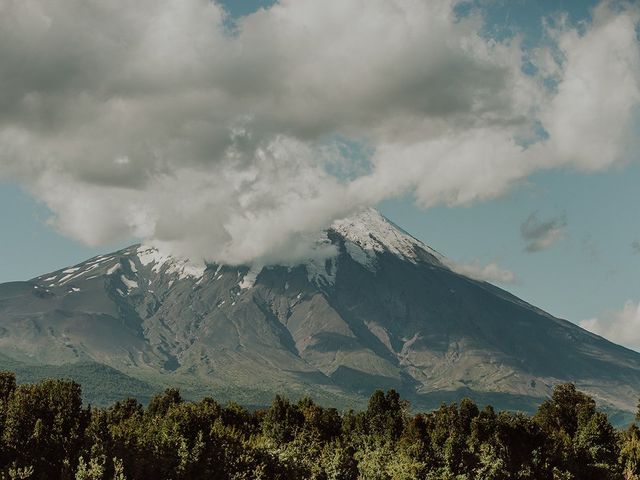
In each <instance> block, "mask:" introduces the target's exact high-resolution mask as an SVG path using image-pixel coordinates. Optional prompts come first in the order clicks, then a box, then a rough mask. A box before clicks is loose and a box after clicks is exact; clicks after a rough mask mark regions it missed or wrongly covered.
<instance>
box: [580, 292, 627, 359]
mask: <svg viewBox="0 0 640 480" xmlns="http://www.w3.org/2000/svg"><path fill="white" fill-rule="evenodd" d="M580 326H581V327H582V328H584V329H586V330H589V331H590V332H593V333H595V334H597V335H600V336H602V337H605V338H607V339H608V340H611V341H612V342H615V343H619V344H620V345H624V346H625V347H629V348H633V349H635V350H640V303H636V302H633V301H631V300H629V301H627V303H625V305H624V307H622V309H621V310H617V311H611V312H606V313H604V314H603V315H602V316H600V317H597V318H590V319H587V320H582V321H581V322H580Z"/></svg>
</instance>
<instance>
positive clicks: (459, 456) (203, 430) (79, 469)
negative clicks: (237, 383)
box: [0, 372, 640, 480]
mask: <svg viewBox="0 0 640 480" xmlns="http://www.w3.org/2000/svg"><path fill="white" fill-rule="evenodd" d="M410 412H411V410H410V406H409V404H408V403H407V402H406V401H404V400H403V399H402V398H401V397H400V396H399V394H398V393H397V392H396V391H394V390H389V391H387V392H383V391H376V392H375V393H373V395H372V396H371V397H370V399H369V402H368V406H367V408H366V410H364V411H359V412H355V411H351V410H350V411H346V412H339V411H338V410H336V409H334V408H324V407H322V406H320V405H318V404H316V403H315V402H314V401H313V400H312V399H310V398H302V399H300V400H298V401H297V402H292V401H290V400H289V399H287V398H285V397H283V396H276V397H275V398H274V400H273V402H272V404H271V406H270V407H268V408H264V409H258V410H255V411H249V410H247V409H245V408H243V407H242V406H240V405H238V404H236V403H228V404H226V405H220V404H219V403H217V402H216V401H215V400H214V399H212V398H203V399H201V400H199V401H197V402H190V401H184V400H183V399H182V398H181V396H180V392H179V391H178V390H177V389H171V388H170V389H167V390H165V391H164V392H163V393H161V394H159V395H156V396H155V397H153V398H152V399H151V401H150V402H149V404H148V405H147V406H146V407H145V406H143V405H142V404H140V403H139V402H138V401H137V400H135V399H132V398H129V399H124V400H122V401H117V402H115V403H113V404H112V405H111V406H110V407H108V408H94V407H91V406H86V405H84V404H83V401H82V391H81V386H80V385H79V384H78V383H76V382H73V381H70V380H60V379H55V380H54V379H51V380H43V381H41V382H39V383H35V384H21V385H17V384H16V378H15V375H14V374H13V373H12V372H0V478H1V479H38V480H39V479H49V480H51V479H77V480H106V479H108V480H112V479H113V480H125V479H127V480H134V479H136V480H137V479H145V480H146V479H154V480H155V479H171V480H181V479H211V480H222V479H233V480H256V479H266V480H271V479H274V480H275V479H313V480H409V479H416V480H417V479H425V480H507V479H535V480H547V479H548V480H569V479H576V480H607V479H626V480H630V479H640V428H639V427H638V426H637V425H636V424H635V423H634V424H632V425H630V426H629V427H628V428H626V429H624V430H616V429H615V428H614V427H613V426H612V425H611V424H610V422H609V420H608V418H607V416H606V414H605V413H603V412H601V411H599V410H598V408H597V406H596V403H595V401H594V400H593V399H592V398H590V397H589V396H588V395H586V394H584V393H582V392H580V391H578V390H577V389H576V388H575V386H574V385H572V384H562V385H558V386H557V387H556V388H555V389H554V391H553V394H552V396H551V397H550V398H549V399H548V400H546V401H544V402H543V403H542V404H541V405H540V406H539V408H538V410H537V411H536V412H535V413H534V414H533V415H527V414H524V413H518V412H509V411H501V412H496V411H495V410H494V409H493V408H492V407H491V406H484V407H482V408H480V407H479V406H478V405H476V404H475V403H474V402H473V401H472V400H470V399H463V400H462V401H460V402H459V403H457V404H456V403H453V404H443V405H441V406H440V408H438V409H436V410H434V411H430V412H425V413H410Z"/></svg>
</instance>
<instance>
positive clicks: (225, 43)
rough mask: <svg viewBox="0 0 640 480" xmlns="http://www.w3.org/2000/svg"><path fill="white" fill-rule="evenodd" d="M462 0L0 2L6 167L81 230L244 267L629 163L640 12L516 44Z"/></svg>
mask: <svg viewBox="0 0 640 480" xmlns="http://www.w3.org/2000/svg"><path fill="white" fill-rule="evenodd" d="M457 3H458V2H456V1H454V0H434V1H429V2H424V1H413V0H412V1H404V0H403V1H400V0H392V1H390V0H367V1H365V0H327V1H323V2H317V1H315V0H296V1H292V0H282V1H281V2H278V3H276V4H274V5H273V6H271V7H269V8H265V9H260V10H258V11H256V12H254V13H252V14H250V15H248V16H245V17H243V18H241V19H239V20H238V21H237V22H236V24H235V27H234V29H232V30H233V31H230V29H229V25H228V21H227V20H228V17H227V14H226V12H225V11H224V10H223V8H222V7H221V6H220V5H218V4H216V3H214V2H211V1H209V0H140V1H137V2H129V1H125V0H114V1H110V2H86V1H83V0H32V1H29V2H18V1H13V0H0V12H1V14H0V65H2V68H1V69H0V84H1V85H2V89H0V177H2V179H12V180H14V181H17V182H19V183H21V184H22V185H23V186H24V187H25V188H26V189H27V190H28V191H29V192H31V194H32V195H34V196H35V197H36V198H38V199H40V200H42V201H43V202H44V203H45V204H46V205H47V206H48V207H49V209H50V210H51V211H52V218H51V220H50V222H51V224H52V225H53V226H55V228H57V229H58V230H59V231H60V232H62V233H64V234H66V235H68V236H70V237H73V238H76V239H78V240H81V241H83V242H85V243H88V244H92V245H95V244H100V243H104V242H111V241H116V240H119V239H123V238H130V237H132V236H133V237H139V238H141V239H143V240H144V241H147V242H150V243H153V244H155V245H158V246H162V248H164V249H166V250H168V251H169V253H174V254H180V255H186V256H189V257H191V258H206V259H208V260H211V261H219V262H226V263H244V262H251V261H254V260H260V261H263V262H268V261H277V260H279V259H288V258H290V257H291V256H304V255H307V254H308V253H309V247H310V246H311V245H312V244H313V242H314V239H315V237H314V235H315V232H317V231H319V230H320V229H322V228H324V227H327V226H328V225H330V224H331V222H332V221H333V220H335V219H336V218H340V217H344V216H347V215H349V214H351V213H353V212H354V211H355V210H359V209H362V208H364V207H367V206H370V205H375V204H377V203H378V202H380V201H382V200H384V199H387V198H390V197H394V196H397V195H401V194H406V193H411V194H413V195H414V197H415V199H416V202H417V204H418V205H419V206H422V207H430V206H432V205H437V204H447V205H459V204H469V203H472V202H475V201H478V200H484V199H490V198H494V197H496V196H499V195H501V194H503V193H504V192H506V191H508V190H509V189H510V188H511V187H512V186H513V185H517V184H518V183H519V181H520V180H522V179H523V178H525V177H527V176H528V175H530V174H531V173H533V172H535V171H538V170H541V169H545V170H548V169H551V168H575V169H579V170H586V171H596V170H601V169H606V168H608V167H610V166H612V165H614V164H616V163H617V162H620V161H624V160H625V155H626V152H627V150H628V145H629V138H630V132H631V126H632V125H633V119H634V118H635V117H634V115H635V112H636V111H637V110H636V109H637V107H638V105H639V104H640V50H639V48H638V42H637V36H636V26H637V23H638V18H639V15H638V8H636V7H632V6H627V7H620V8H618V6H617V5H616V7H615V8H613V6H612V4H611V3H610V2H603V3H602V4H600V5H599V6H598V7H597V8H596V9H595V10H594V12H593V21H592V22H591V23H590V24H588V25H587V24H584V25H583V24H581V25H580V26H579V28H578V27H576V26H572V25H570V24H568V23H567V22H565V23H559V24H558V25H557V26H555V27H553V28H551V27H549V28H547V30H546V31H545V38H544V39H543V41H541V43H540V45H538V46H536V48H534V49H529V50H528V51H527V52H525V51H524V48H525V47H523V46H522V45H521V44H520V43H519V39H518V37H517V36H516V37H514V38H504V39H491V38H487V37H486V35H485V34H484V30H483V20H482V12H481V11H478V12H475V13H474V14H471V15H468V16H465V17H464V18H458V17H457V16H456V14H455V13H454V11H455V6H456V5H457ZM527 48H529V47H527ZM525 53H526V55H525ZM523 58H526V61H527V62H530V63H531V64H532V65H534V66H535V67H537V70H535V69H534V70H535V71H534V73H531V69H529V73H524V72H523V68H522V67H523ZM550 85H551V86H550ZM541 127H542V128H543V129H544V135H541V134H540V130H541ZM336 139H347V141H348V142H355V143H357V144H362V145H363V148H362V151H365V152H367V154H366V156H365V158H362V157H360V158H357V159H353V158H351V156H350V154H349V152H348V151H345V149H344V148H341V146H340V145H339V144H340V143H341V142H343V140H336ZM346 150H348V149H346ZM354 161H355V162H357V163H358V164H357V165H356V167H357V168H350V167H349V163H350V162H354ZM363 164H364V165H363ZM336 165H338V166H340V168H338V169H336V168H335V167H336ZM336 171H339V172H342V171H346V172H349V174H348V175H347V176H346V178H345V177H343V176H341V175H340V174H335V172H336ZM549 235H551V236H549ZM557 238H558V237H555V239H554V237H553V234H547V235H546V236H544V235H543V236H541V237H540V238H539V239H536V238H532V239H531V242H530V247H531V248H532V249H533V250H536V249H543V248H546V246H548V245H550V244H552V243H554V242H555V241H557ZM292 252H293V253H292Z"/></svg>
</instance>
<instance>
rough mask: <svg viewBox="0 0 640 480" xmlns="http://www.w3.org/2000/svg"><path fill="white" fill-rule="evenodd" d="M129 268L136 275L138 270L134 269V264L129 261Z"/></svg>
mask: <svg viewBox="0 0 640 480" xmlns="http://www.w3.org/2000/svg"><path fill="white" fill-rule="evenodd" d="M129 267H131V271H132V272H133V273H138V269H137V268H136V264H135V263H133V260H131V259H129Z"/></svg>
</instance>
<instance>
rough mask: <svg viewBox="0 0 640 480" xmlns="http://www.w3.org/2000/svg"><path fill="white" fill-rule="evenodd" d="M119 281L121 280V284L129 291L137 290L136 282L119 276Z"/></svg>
mask: <svg viewBox="0 0 640 480" xmlns="http://www.w3.org/2000/svg"><path fill="white" fill-rule="evenodd" d="M120 280H122V283H124V284H125V285H126V286H127V288H128V289H129V290H131V289H134V288H138V282H136V281H135V280H130V279H128V278H127V277H125V276H124V275H120Z"/></svg>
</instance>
